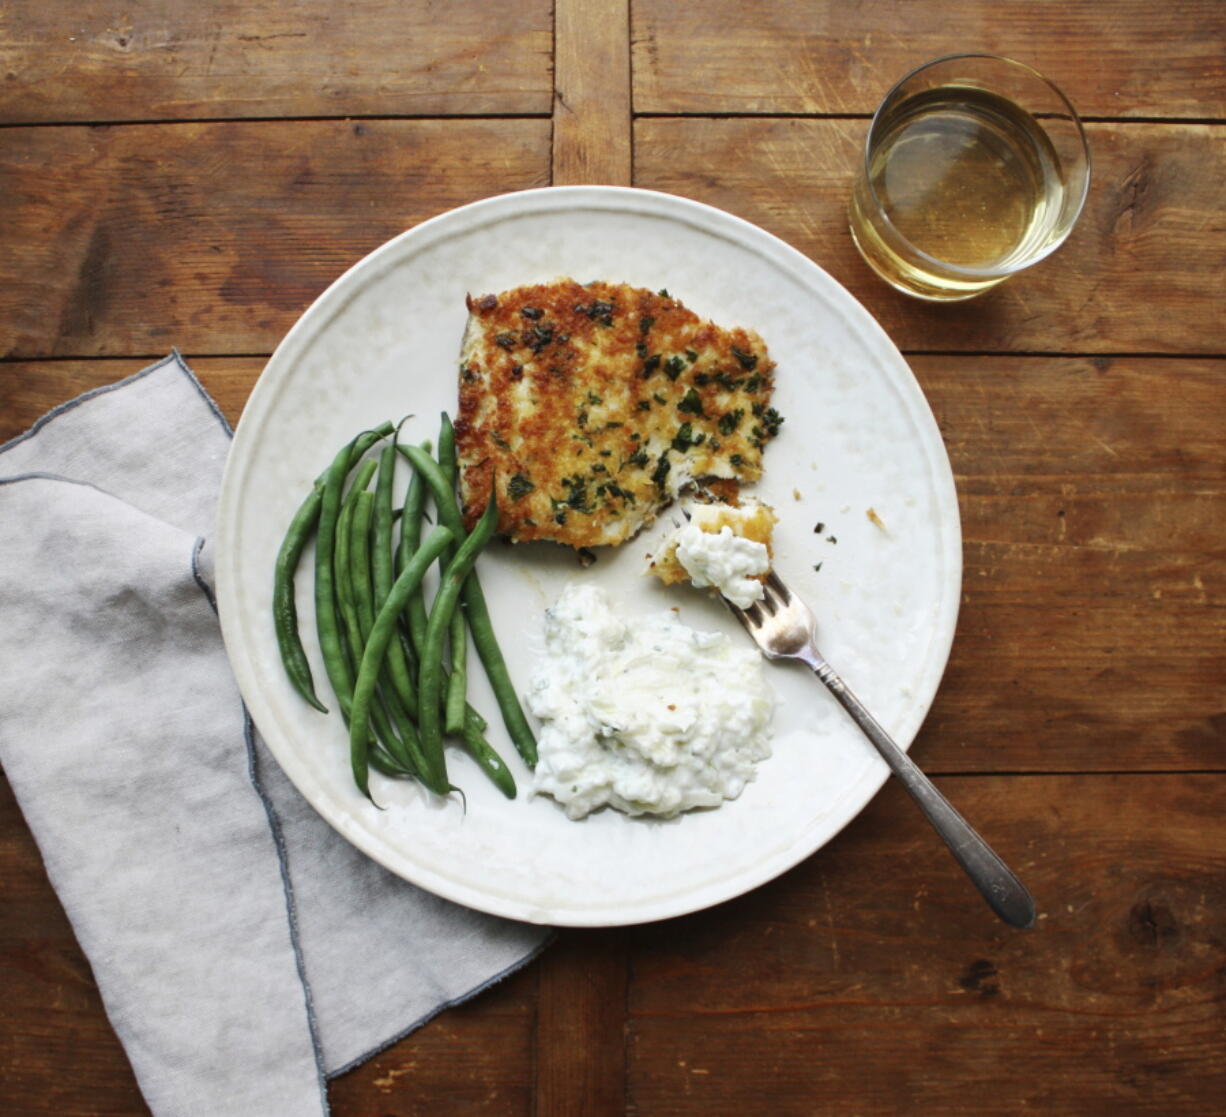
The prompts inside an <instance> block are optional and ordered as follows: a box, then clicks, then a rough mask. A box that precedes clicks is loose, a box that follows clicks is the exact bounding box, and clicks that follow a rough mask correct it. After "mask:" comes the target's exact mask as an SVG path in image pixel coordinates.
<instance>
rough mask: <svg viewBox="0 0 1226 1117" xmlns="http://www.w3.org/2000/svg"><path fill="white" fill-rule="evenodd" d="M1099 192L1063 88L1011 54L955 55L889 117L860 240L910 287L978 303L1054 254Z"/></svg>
mask: <svg viewBox="0 0 1226 1117" xmlns="http://www.w3.org/2000/svg"><path fill="white" fill-rule="evenodd" d="M1089 185H1090V152H1089V148H1088V146H1087V144H1086V137H1085V131H1084V129H1083V128H1082V126H1081V121H1080V120H1079V119H1078V117H1077V113H1076V111H1075V110H1074V109H1073V106H1072V105H1071V104H1070V103H1069V101H1068V98H1066V97H1065V96H1064V94H1063V93H1061V92H1060V90H1059V89H1057V88H1056V86H1055V85H1053V84H1052V83H1051V82H1050V81H1048V80H1047V79H1046V78H1045V77H1043V76H1042V75H1041V74H1040V73H1038V72H1037V71H1035V70H1033V69H1031V68H1030V67H1029V66H1027V65H1025V64H1024V63H1021V62H1015V61H1014V60H1012V59H1009V58H1002V57H1000V56H999V55H994V54H958V55H950V56H948V57H945V58H938V59H937V60H936V61H934V62H929V63H927V64H925V65H923V66H920V67H919V68H918V69H916V70H912V71H911V73H909V74H907V75H906V77H904V78H902V80H900V81H899V82H898V83H897V84H896V85H895V86H894V87H893V89H891V90H890V91H889V93H888V94H886V97H885V100H883V101H882V102H881V105H880V107H879V108H878V109H877V112H876V114H875V115H874V117H873V121H872V124H871V125H870V127H869V131H868V138H867V140H866V142H865V147H864V163H863V166H862V167H861V168H860V170H859V173H858V175H857V178H856V184H855V187H854V189H853V191H852V197H851V205H850V222H851V235H852V238H853V239H854V240H855V242H856V246H857V247H858V248H859V250H860V253H861V255H863V257H864V259H865V260H866V261H867V262H868V263H869V265H870V266H871V267H872V268H873V270H874V271H876V272H877V274H878V275H880V276H881V277H882V279H884V280H885V281H886V282H887V283H889V284H891V285H892V286H894V287H897V288H898V289H899V290H900V291H905V292H906V293H907V294H910V295H915V296H917V297H919V298H922V299H929V300H932V301H936V302H944V301H948V300H954V299H968V298H971V297H973V296H975V295H978V294H980V293H981V292H983V291H986V290H988V289H990V288H992V287H995V286H996V285H997V284H998V283H1001V282H1003V281H1004V280H1005V279H1007V278H1008V277H1009V276H1011V275H1013V274H1014V273H1016V272H1019V271H1021V270H1022V269H1023V268H1028V267H1030V266H1031V265H1032V264H1035V263H1037V262H1038V261H1039V260H1042V259H1043V258H1044V257H1045V256H1048V255H1050V254H1051V253H1052V252H1054V251H1055V250H1056V249H1057V248H1058V247H1059V246H1060V245H1061V244H1062V243H1063V242H1064V240H1065V238H1067V237H1068V234H1069V232H1070V231H1071V230H1072V228H1073V225H1074V223H1075V222H1076V220H1077V217H1078V215H1079V214H1080V213H1081V209H1082V205H1083V204H1084V202H1085V197H1086V192H1087V190H1088V189H1089Z"/></svg>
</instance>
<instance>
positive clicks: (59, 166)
mask: <svg viewBox="0 0 1226 1117" xmlns="http://www.w3.org/2000/svg"><path fill="white" fill-rule="evenodd" d="M548 181H549V122H548V121H547V120H544V119H541V120H516V121H497V120H482V121H476V120H472V121H469V120H455V121H438V120H435V121H410V120H395V121H393V120H380V121H359V122H352V121H298V122H261V123H252V122H235V123H221V124H164V125H126V126H118V127H110V128H78V127H66V128H16V129H5V130H3V131H0V197H3V198H4V199H5V217H6V248H7V251H6V252H5V253H4V254H3V256H2V257H0V339H3V340H2V341H0V350H2V351H3V353H4V354H5V355H8V356H23V357H29V356H48V355H63V356H95V355H96V356H102V355H129V354H149V355H158V354H161V353H165V352H166V351H167V350H168V349H169V348H170V347H171V346H178V347H179V348H180V349H181V350H183V351H184V352H196V353H204V354H216V355H221V354H235V353H239V354H242V353H268V352H271V350H272V349H273V347H274V346H275V345H276V343H277V341H278V340H279V339H280V338H281V337H282V336H283V335H284V333H285V332H286V331H287V330H288V329H289V327H290V326H291V325H292V324H293V322H294V321H295V319H296V318H297V317H298V315H300V314H301V313H302V311H304V310H305V309H306V307H307V306H308V305H309V304H310V302H311V301H312V299H314V298H315V297H316V296H317V295H318V294H319V293H320V292H321V291H322V290H323V289H324V287H326V286H327V285H328V284H329V283H330V282H331V281H332V280H334V279H335V278H336V277H337V276H338V275H339V274H340V273H341V272H342V271H344V270H345V269H346V268H348V267H349V266H350V265H351V264H353V263H355V262H356V261H357V260H358V259H360V258H361V257H362V256H363V255H365V254H366V253H367V252H369V251H371V250H372V249H374V248H376V247H377V246H378V245H379V244H381V243H382V242H384V241H386V240H388V239H389V238H391V237H392V236H395V235H396V234H398V233H400V232H402V231H403V230H405V229H406V228H409V227H410V226H413V225H415V224H417V223H418V222H420V221H422V220H424V219H425V218H427V217H431V216H433V215H435V214H438V213H441V212H443V211H444V210H447V209H450V208H452V207H454V206H457V205H462V204H464V203H466V202H470V201H474V200H476V199H478V198H481V197H484V196H487V195H489V194H491V193H498V192H500V191H511V190H518V189H523V188H526V187H532V186H544V185H546V184H547V183H548Z"/></svg>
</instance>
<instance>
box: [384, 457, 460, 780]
mask: <svg viewBox="0 0 1226 1117" xmlns="http://www.w3.org/2000/svg"><path fill="white" fill-rule="evenodd" d="M395 471H396V448H395V445H394V444H392V445H389V446H387V447H386V448H385V449H384V451H383V454H382V456H381V457H380V460H379V482H378V485H377V486H376V488H375V511H374V538H373V540H372V541H371V570H372V576H373V585H374V601H373V606H374V611H375V612H378V610H379V609H381V608H382V607H383V602H384V601H386V600H387V595H388V594H389V593H391V590H392V583H393V581H394V580H395V572H394V567H395V562H394V557H393V550H394V548H393V546H392V526H391V525H392V518H393V509H392V479H393V477H394V476H395ZM414 476H416V474H414ZM415 530H416V536H417V538H416V541H414V543H413V546H414V547H416V546H417V544H418V543H419V542H420V541H421V523H420V517H419V520H418V524H417V526H416V529H415ZM415 596H417V597H419V598H420V596H421V590H420V589H419V590H418V591H417V594H416V595H415ZM387 673H388V677H389V679H390V681H391V685H392V689H393V691H394V692H395V694H396V696H397V697H398V698H399V699H400V702H401V703H402V705H403V706H404V709H405V712H406V714H407V715H408V716H409V717H413V718H415V717H417V686H416V683H415V682H414V681H413V678H414V676H415V675H416V674H417V671H416V668H415V666H414V665H413V664H412V663H411V662H410V661H409V658H408V657H407V656H406V654H405V648H404V647H403V645H402V644H401V642H400V641H399V640H393V641H392V642H391V643H390V644H389V645H388V649H387ZM440 759H441V757H440ZM439 774H440V776H443V775H444V773H441V772H440V773H439ZM443 782H445V779H444V781H443Z"/></svg>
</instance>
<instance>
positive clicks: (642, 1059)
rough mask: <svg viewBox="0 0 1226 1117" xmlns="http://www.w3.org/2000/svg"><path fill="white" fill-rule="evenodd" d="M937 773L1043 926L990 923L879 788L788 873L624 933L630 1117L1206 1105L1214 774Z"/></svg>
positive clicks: (1212, 1034) (1222, 791) (1223, 1081)
mask: <svg viewBox="0 0 1226 1117" xmlns="http://www.w3.org/2000/svg"><path fill="white" fill-rule="evenodd" d="M941 783H942V787H943V789H944V790H945V791H946V792H947V794H949V795H950V796H951V797H952V799H953V800H954V802H955V803H957V804H958V805H959V806H960V807H961V808H963V809H964V811H965V813H966V814H967V816H968V817H969V818H970V819H971V820H972V821H973V822H975V823H977V824H978V825H979V826H980V828H981V829H982V830H983V832H984V834H985V835H986V836H987V837H988V838H989V840H990V841H991V842H992V843H993V844H994V845H995V846H996V848H997V849H998V850H999V851H1000V852H1001V855H1002V856H1003V857H1005V859H1006V860H1007V861H1009V862H1010V863H1011V864H1012V865H1013V866H1014V868H1015V869H1016V870H1017V872H1018V874H1019V876H1021V877H1022V879H1023V880H1025V881H1026V883H1027V884H1028V886H1029V887H1030V888H1031V890H1032V891H1033V893H1034V894H1035V897H1036V900H1037V902H1038V906H1039V912H1040V915H1039V920H1038V923H1037V925H1036V927H1035V929H1034V930H1032V931H1026V932H1019V931H1014V930H1011V929H1010V928H1008V927H1005V926H1004V925H1003V924H1001V923H999V922H997V921H996V920H995V919H994V917H993V916H992V914H991V913H990V912H989V911H988V909H987V907H986V905H984V904H983V903H982V901H981V900H980V899H979V898H978V897H977V896H976V895H975V894H974V893H973V891H972V890H971V888H970V886H969V885H968V884H967V883H966V882H965V880H964V879H962V878H961V875H960V870H958V868H957V867H956V865H955V864H954V862H953V860H952V858H950V857H949V855H948V854H947V853H946V852H945V850H944V849H943V848H942V847H940V845H939V843H938V841H937V839H936V838H935V837H934V836H933V835H932V834H931V831H929V830H928V828H927V825H926V823H924V822H922V821H921V820H920V819H919V817H918V815H917V814H916V813H915V811H914V809H913V808H912V807H911V805H910V803H909V802H908V801H907V799H906V796H905V793H903V792H902V791H901V789H900V788H899V787H898V786H896V785H887V788H886V789H884V790H883V792H882V794H880V795H879V796H878V797H877V798H876V799H875V800H874V802H873V803H872V804H871V805H870V806H869V808H868V809H867V810H866V811H865V812H864V814H863V815H862V816H861V817H860V818H859V819H857V820H856V821H855V822H853V823H852V824H851V825H850V826H849V827H848V828H847V830H845V831H844V832H843V834H841V835H840V836H839V837H838V838H836V839H835V841H834V842H832V843H831V844H830V845H829V846H827V847H826V848H825V849H823V850H822V851H820V852H819V853H818V854H816V855H815V856H813V857H812V858H810V859H809V860H808V861H806V862H804V863H803V864H802V865H800V866H799V867H797V868H796V869H794V870H793V871H792V872H791V873H789V874H787V875H785V876H784V877H783V878H781V879H779V880H777V881H775V882H774V883H772V884H770V885H767V886H766V887H765V888H763V889H759V890H758V891H757V892H756V893H753V894H751V895H749V896H747V897H744V898H742V899H740V900H737V901H734V902H732V903H729V904H726V905H724V906H723V907H721V908H719V909H716V910H714V911H712V912H709V913H703V914H700V915H695V916H691V917H686V918H684V919H679V920H672V921H669V922H666V923H662V924H658V925H654V926H650V927H644V928H641V929H639V931H638V932H637V933H636V936H635V949H634V971H633V972H634V981H633V983H632V986H631V1002H630V1005H631V1016H630V1027H631V1037H630V1047H629V1051H630V1054H631V1060H630V1067H629V1089H630V1091H631V1095H632V1097H633V1098H634V1102H635V1105H636V1107H637V1108H636V1112H641V1113H650V1114H652V1115H653V1117H682V1115H685V1117H689V1115H698V1114H707V1113H739V1112H744V1111H748V1112H753V1111H756V1110H759V1109H761V1108H762V1107H763V1104H764V1103H766V1104H767V1108H768V1109H769V1112H770V1113H772V1114H778V1115H780V1117H789V1115H792V1114H796V1115H800V1114H804V1115H809V1114H813V1113H821V1114H823V1115H829V1117H840V1115H844V1114H846V1115H852V1114H855V1115H861V1117H872V1115H878V1114H880V1115H883V1117H884V1115H891V1117H892V1115H894V1114H899V1113H951V1114H952V1113H973V1114H975V1115H976V1117H993V1115H1001V1117H1006V1115H1007V1117H1013V1115H1015V1114H1018V1113H1029V1112H1041V1113H1045V1114H1050V1115H1052V1117H1084V1115H1085V1114H1089V1113H1129V1114H1163V1115H1170V1114H1181V1115H1187V1117H1202V1115H1203V1114H1206V1113H1211V1112H1215V1111H1216V1110H1217V1109H1218V1108H1219V1107H1220V1105H1219V1103H1220V1099H1221V1098H1222V1097H1223V1096H1226V1069H1224V1068H1226V1029H1224V1028H1223V1026H1222V1025H1223V1017H1224V1015H1226V987H1224V986H1223V981H1222V975H1223V973H1224V972H1226V968H1224V967H1226V953H1224V948H1223V943H1222V937H1221V933H1220V929H1221V926H1222V920H1223V918H1224V917H1226V886H1224V884H1223V882H1224V881H1226V857H1224V854H1223V851H1224V850H1226V815H1224V814H1223V812H1222V803H1223V800H1224V797H1226V776H1222V775H1217V776H1212V777H1202V778H1199V779H1196V780H1191V779H1189V778H1188V777H1179V776H1174V777H1170V776H1143V777H1135V776H1094V777H1085V776H1069V777H1012V778H996V779H992V778H962V779H950V780H944V781H941Z"/></svg>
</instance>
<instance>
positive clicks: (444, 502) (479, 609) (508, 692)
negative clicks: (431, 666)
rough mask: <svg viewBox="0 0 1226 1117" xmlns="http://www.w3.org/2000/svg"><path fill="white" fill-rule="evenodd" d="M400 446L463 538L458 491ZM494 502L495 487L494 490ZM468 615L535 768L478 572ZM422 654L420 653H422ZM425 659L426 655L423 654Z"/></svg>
mask: <svg viewBox="0 0 1226 1117" xmlns="http://www.w3.org/2000/svg"><path fill="white" fill-rule="evenodd" d="M397 449H398V450H399V452H400V453H401V454H403V455H404V456H405V457H406V458H408V460H409V461H410V462H411V463H412V465H413V468H414V469H416V470H418V471H419V472H420V473H421V474H422V476H423V477H424V478H425V481H426V484H427V485H429V486H430V490H431V492H432V493H433V495H434V500H435V504H436V505H437V506H438V510H439V519H440V520H441V521H442V523H443V526H444V527H447V528H449V529H450V530H451V531H452V532H453V533H455V534H456V538H457V539H463V538H464V525H463V522H462V521H461V518H460V508H459V505H458V503H457V502H456V498H455V493H454V492H452V491H451V490H450V489H449V488H448V486H447V480H446V478H445V477H444V476H443V474H442V471H441V470H440V469H439V467H438V464H437V463H436V462H435V461H434V459H433V458H431V457H430V455H429V454H423V453H422V452H421V451H420V450H419V449H418V448H417V447H415V446H403V445H401V446H398V447H397ZM490 499H491V503H492V502H493V490H492V489H491V498H490ZM462 599H463V602H464V609H465V614H466V616H467V618H468V628H469V632H470V633H471V634H472V640H473V646H474V647H475V648H476V649H477V655H478V656H480V658H481V662H482V664H483V665H484V666H485V673H486V675H488V676H489V680H490V686H491V688H492V689H493V691H494V697H495V698H496V699H497V701H498V708H499V710H500V711H501V712H502V720H503V722H504V724H505V725H506V727H507V732H508V733H509V734H510V737H511V740H512V741H513V742H514V744H515V747H516V749H518V750H519V754H520V756H522V757H523V759H524V762H525V763H526V764H527V765H528V767H530V768H535V767H536V737H535V736H534V735H533V733H532V727H531V726H530V725H529V724H528V718H527V716H526V715H525V714H524V711H523V707H522V706H521V705H520V704H519V696H518V695H517V694H516V693H515V684H514V683H512V682H511V674H510V672H509V671H508V670H507V665H506V660H505V659H503V656H502V649H501V648H499V646H498V639H497V637H496V636H495V635H494V625H493V622H492V621H491V620H490V611H489V606H487V605H486V603H485V594H484V593H483V592H482V590H481V583H480V581H479V580H478V578H477V576H476V574H475V573H473V574H470V575H469V576H468V578H467V579H466V580H465V582H464V589H463V594H462ZM419 654H420V653H419ZM423 658H424V657H423Z"/></svg>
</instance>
